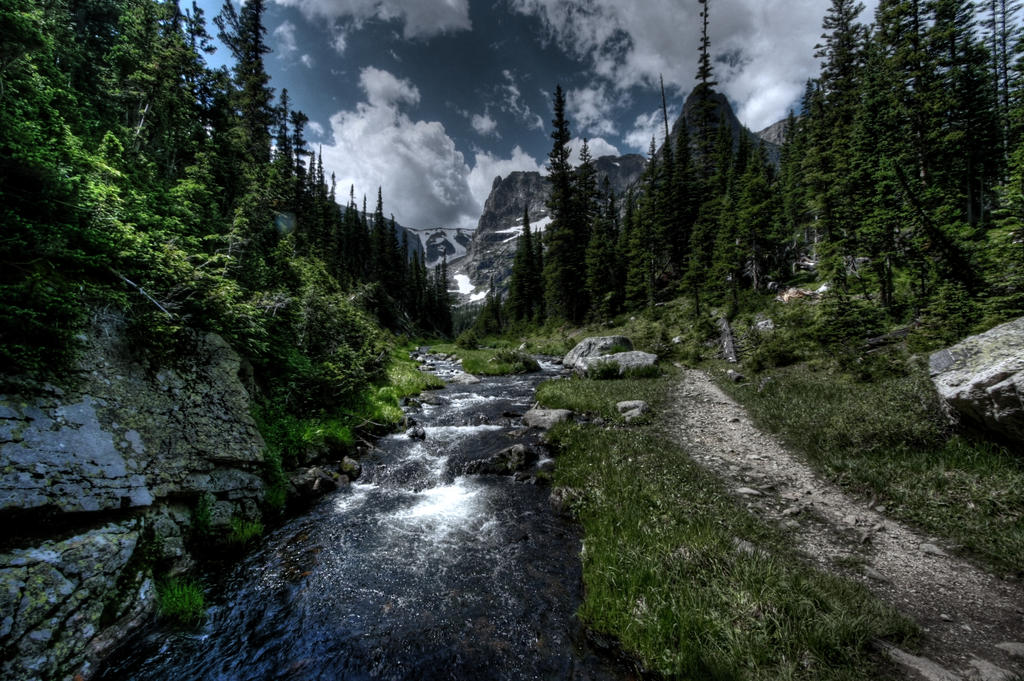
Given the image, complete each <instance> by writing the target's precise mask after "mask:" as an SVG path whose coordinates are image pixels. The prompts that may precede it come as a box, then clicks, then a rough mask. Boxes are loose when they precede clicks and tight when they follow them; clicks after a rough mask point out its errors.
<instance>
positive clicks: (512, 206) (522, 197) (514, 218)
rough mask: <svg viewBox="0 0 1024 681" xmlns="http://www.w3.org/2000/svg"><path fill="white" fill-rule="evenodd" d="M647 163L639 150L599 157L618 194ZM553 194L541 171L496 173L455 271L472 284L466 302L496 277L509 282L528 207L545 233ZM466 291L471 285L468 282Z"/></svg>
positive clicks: (602, 173)
mask: <svg viewBox="0 0 1024 681" xmlns="http://www.w3.org/2000/svg"><path fill="white" fill-rule="evenodd" d="M646 167H647V159H645V158H644V157H643V156H641V155H639V154H627V155H625V156H602V157H601V158H598V159H596V160H595V161H594V168H595V170H596V171H597V181H598V184H599V185H600V184H602V183H603V182H604V180H605V178H608V181H609V183H610V185H611V187H612V189H613V190H614V191H615V193H616V195H619V196H621V195H624V194H625V193H626V192H627V191H628V190H629V188H630V187H632V186H633V185H634V184H635V183H636V182H637V180H639V179H640V176H641V175H643V172H644V169H645V168H646ZM550 195H551V185H550V183H549V181H548V178H547V177H546V176H544V175H541V174H540V173H538V172H536V171H514V172H511V173H509V174H508V175H507V176H505V177H504V178H503V177H501V176H498V177H496V178H494V183H493V184H492V185H491V193H490V196H488V197H487V201H486V202H485V203H484V210H483V213H482V214H481V215H480V220H479V221H478V223H477V228H476V231H475V232H473V238H472V241H471V243H470V245H469V248H468V249H467V251H466V255H465V257H463V258H461V259H460V260H457V261H455V262H454V263H453V267H452V275H453V276H459V277H460V278H461V277H466V278H467V280H468V282H469V283H470V284H471V285H472V287H473V290H472V291H471V292H467V293H464V294H463V295H464V296H465V298H464V300H463V302H465V301H466V300H472V299H473V298H474V297H477V298H479V295H480V293H481V292H482V291H485V290H486V289H487V287H488V286H490V282H491V279H492V278H493V280H494V283H495V285H496V286H497V287H498V288H499V289H504V288H505V287H506V286H507V283H508V278H509V276H510V275H511V273H512V261H513V260H514V259H515V252H516V242H517V241H518V238H519V235H520V234H522V232H523V208H524V207H525V206H529V212H530V229H531V231H534V232H543V231H544V230H545V228H546V227H547V225H548V224H550V222H551V219H550V216H549V211H548V206H547V201H548V197H549V196H550ZM462 290H463V291H465V290H466V287H465V285H463V286H462Z"/></svg>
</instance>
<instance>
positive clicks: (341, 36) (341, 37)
mask: <svg viewBox="0 0 1024 681" xmlns="http://www.w3.org/2000/svg"><path fill="white" fill-rule="evenodd" d="M331 47H333V48H334V51H335V52H337V53H338V54H341V55H343V54H345V49H346V48H347V47H348V32H347V31H346V30H345V27H344V26H335V27H334V35H333V36H332V37H331Z"/></svg>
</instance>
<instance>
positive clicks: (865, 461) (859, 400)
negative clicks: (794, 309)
mask: <svg viewBox="0 0 1024 681" xmlns="http://www.w3.org/2000/svg"><path fill="white" fill-rule="evenodd" d="M771 379H772V380H771V381H770V382H768V383H767V384H765V385H764V386H763V387H761V388H759V387H758V385H759V382H758V381H754V382H753V383H752V384H750V385H746V386H737V385H735V384H733V383H731V382H730V381H727V380H724V379H723V380H720V381H719V385H720V386H721V387H722V388H723V389H724V390H726V391H727V392H729V393H730V394H731V395H733V396H734V397H735V398H736V399H737V400H739V401H740V402H742V403H743V404H744V406H745V407H746V408H747V409H748V411H750V413H751V415H752V416H753V418H754V419H755V420H756V421H757V423H758V424H759V425H760V426H762V427H764V428H766V429H767V430H769V431H771V432H774V433H778V434H779V435H780V436H781V437H782V438H783V439H784V440H785V441H786V442H787V443H788V444H790V445H791V446H793V447H795V448H796V449H798V450H800V451H802V452H804V453H805V454H806V455H807V456H808V458H809V460H810V461H811V463H812V464H814V465H815V466H816V467H818V468H819V469H820V470H821V471H823V472H824V473H826V474H827V475H829V476H830V477H833V478H835V479H836V480H838V481H839V482H840V483H842V484H844V485H846V486H848V487H850V488H851V489H853V491H855V492H858V493H861V494H864V495H870V496H872V497H875V498H876V499H877V500H878V501H879V503H881V504H884V505H885V506H886V508H887V509H888V510H887V512H888V513H891V514H893V515H894V516H895V517H897V518H900V519H903V520H906V521H910V522H912V523H914V524H917V525H919V526H921V527H923V528H925V530H926V531H928V532H930V533H934V534H937V535H940V536H945V537H948V538H950V539H951V540H953V541H954V542H956V543H958V544H959V545H961V546H963V547H964V549H965V550H966V551H968V552H969V553H972V554H974V555H977V556H979V557H981V558H982V559H983V560H985V561H986V562H988V563H990V564H992V565H995V566H997V567H1000V568H1006V569H1010V570H1014V571H1019V570H1021V569H1022V568H1024V531H1022V528H1024V491H1022V490H1024V464H1022V462H1021V460H1020V457H1015V456H1013V455H1012V454H1011V453H1010V452H1008V451H1006V450H1004V449H1002V448H1000V447H998V446H996V445H993V444H988V443H984V442H975V441H972V440H970V439H967V438H964V437H954V438H952V439H950V438H949V433H948V426H947V423H946V419H945V416H944V414H943V412H942V409H941V407H940V405H939V398H938V396H937V394H936V393H935V389H934V387H933V386H932V385H931V382H930V380H929V379H928V377H927V375H926V373H925V371H924V370H922V369H916V368H915V369H912V370H907V371H905V372H904V373H903V374H901V375H900V374H898V375H892V373H891V372H890V373H889V375H888V376H887V377H885V378H880V379H876V380H874V381H873V382H863V381H857V380H854V379H852V378H850V377H847V376H844V375H842V374H837V373H834V372H830V371H825V370H820V369H819V370H815V369H814V368H812V367H810V366H808V365H798V366H793V367H788V368H786V369H782V370H778V371H774V372H772V374H771Z"/></svg>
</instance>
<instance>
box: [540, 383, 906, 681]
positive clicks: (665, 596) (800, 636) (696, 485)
mask: <svg viewBox="0 0 1024 681" xmlns="http://www.w3.org/2000/svg"><path fill="white" fill-rule="evenodd" d="M675 378H676V376H675V375H674V372H673V375H669V376H665V377H662V378H660V379H647V380H638V379H623V380H619V381H593V380H588V379H580V378H572V379H562V380H554V381H547V382H545V383H543V384H541V386H540V387H539V389H538V392H537V398H538V401H539V402H540V403H541V404H543V405H544V406H547V407H552V408H566V409H572V410H574V411H577V412H589V413H592V414H595V415H600V416H603V417H605V418H607V419H619V415H618V414H617V413H616V411H615V404H616V403H618V402H621V401H623V400H638V399H639V400H645V401H648V402H649V403H650V404H651V405H652V407H654V409H655V410H657V408H658V405H659V404H663V402H664V400H665V395H666V394H667V393H668V389H669V385H670V382H671V381H672V380H675ZM550 438H551V441H552V443H553V445H554V446H555V447H556V448H557V449H558V451H559V454H558V459H557V460H558V465H557V467H556V469H555V473H554V484H555V485H556V486H558V487H564V488H567V489H568V490H571V492H569V493H568V494H567V498H568V499H570V500H571V501H570V502H569V503H570V506H571V509H572V511H573V512H574V513H575V515H576V516H577V517H578V518H579V521H580V523H581V524H582V526H583V530H584V550H583V556H582V558H583V571H584V585H585V597H584V602H583V605H582V606H581V609H580V616H581V618H582V619H583V621H584V622H585V623H586V624H587V626H589V627H591V628H592V629H594V630H596V631H598V632H601V633H603V634H607V635H611V636H614V637H616V638H617V639H618V640H619V641H620V642H621V644H622V646H623V648H624V650H625V651H626V652H627V653H629V654H630V655H632V656H635V657H636V659H638V660H639V661H640V663H641V664H642V665H643V666H644V667H645V668H646V669H647V670H649V671H653V672H655V673H657V674H660V675H663V676H665V677H667V678H700V679H705V678H707V679H764V680H767V679H875V678H879V675H880V674H881V673H883V672H884V670H881V669H879V668H878V667H877V658H876V657H875V656H874V655H873V654H872V653H871V652H870V650H869V646H870V643H871V641H872V640H874V639H876V638H879V637H891V638H894V639H897V640H902V639H903V638H904V637H906V636H907V635H909V634H911V633H912V627H911V625H910V624H909V622H908V621H906V620H904V619H903V618H901V617H900V616H899V615H897V614H896V613H895V612H894V611H892V610H891V609H888V608H887V607H886V606H884V605H883V604H881V603H880V602H879V601H878V600H876V599H875V598H874V597H873V596H871V594H870V593H869V592H868V591H867V590H865V589H863V588H862V587H860V586H859V585H857V584H855V583H852V582H848V581H846V580H844V579H842V578H840V577H836V576H831V575H827V574H824V573H822V572H819V571H817V570H815V569H813V568H811V567H810V566H809V565H806V564H804V563H802V562H801V561H800V560H798V559H797V558H795V557H794V556H793V555H792V551H791V546H790V544H789V543H788V542H787V538H786V536H785V535H784V534H783V533H781V532H780V531H779V530H776V529H775V528H774V527H772V526H769V525H768V524H766V523H764V522H762V521H760V520H758V519H757V518H755V517H754V516H752V515H751V514H749V513H748V512H747V511H746V510H745V509H744V508H742V507H741V506H740V505H739V504H738V503H737V502H735V501H733V499H732V498H731V497H730V496H729V495H728V494H727V493H726V491H725V490H724V489H722V487H721V485H720V483H719V482H718V480H717V479H716V478H714V477H713V476H712V475H711V474H709V473H707V472H705V471H703V470H702V469H701V468H699V467H698V466H697V465H695V464H694V463H693V462H692V461H691V459H690V458H689V457H688V456H687V454H686V453H685V452H684V451H682V450H681V449H680V448H678V447H676V446H674V445H673V444H672V443H671V442H669V441H667V440H666V438H665V437H664V436H663V435H662V434H661V433H660V432H659V431H658V430H657V428H656V427H655V426H642V427H630V428H627V429H618V428H610V429H609V428H601V427H596V426H590V425H574V424H562V425H559V426H558V427H556V428H555V429H553V430H552V431H551V433H550ZM742 542H749V545H752V546H753V547H755V548H756V550H755V551H753V552H747V551H744V550H742V549H740V548H738V547H737V544H741V545H745V544H742Z"/></svg>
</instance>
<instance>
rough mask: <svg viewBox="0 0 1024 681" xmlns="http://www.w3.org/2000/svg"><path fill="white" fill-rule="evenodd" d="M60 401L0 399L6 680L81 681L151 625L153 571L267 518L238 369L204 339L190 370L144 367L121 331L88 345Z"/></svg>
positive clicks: (37, 389) (197, 339)
mask: <svg viewBox="0 0 1024 681" xmlns="http://www.w3.org/2000/svg"><path fill="white" fill-rule="evenodd" d="M84 345H85V351H84V353H83V355H82V357H81V359H80V360H79V362H78V366H77V368H76V371H75V372H74V373H73V374H72V375H71V376H69V377H68V378H67V380H65V381H63V382H62V383H61V385H52V384H38V383H34V382H31V381H27V380H25V381H17V380H14V379H7V380H5V383H4V384H5V385H6V386H7V389H6V392H4V393H3V394H0V468H2V476H0V521H2V522H3V523H4V524H5V526H6V527H7V531H6V532H5V534H6V539H3V540H2V541H0V618H2V619H0V651H2V656H0V658H2V660H3V662H0V676H2V677H3V678H5V679H11V680H12V681H14V680H21V679H58V678H70V677H71V676H74V674H76V673H82V674H83V675H85V676H88V670H89V665H90V661H91V660H93V659H96V658H97V657H99V656H102V655H103V654H104V653H105V652H108V651H109V648H110V647H111V646H112V645H113V644H114V643H115V642H116V641H117V640H118V638H119V637H121V636H123V634H124V633H125V631H127V630H129V629H131V628H132V627H134V626H137V625H138V623H139V622H140V620H141V619H144V618H145V617H146V616H147V615H148V614H149V613H151V612H152V609H153V604H154V600H155V590H154V588H153V581H152V575H153V569H154V566H156V565H159V566H160V567H161V569H164V570H177V569H182V568H184V567H187V566H188V565H189V564H190V562H191V557H190V555H189V553H188V550H187V546H188V543H189V540H190V539H192V538H193V536H192V534H193V531H194V527H193V525H194V522H193V517H194V514H195V511H196V509H197V508H198V506H199V505H200V503H202V504H203V505H204V508H205V513H206V515H207V516H208V517H207V519H206V522H207V523H208V525H209V528H208V530H209V531H211V532H213V533H217V532H218V531H219V532H225V531H226V530H227V528H228V527H229V526H230V523H231V521H232V518H238V519H242V520H253V519H257V518H259V513H260V508H259V507H260V503H261V502H262V500H263V494H264V483H263V480H262V478H261V476H260V474H261V472H262V470H263V449H264V445H263V440H262V438H261V437H260V434H259V432H258V431H257V429H256V425H255V423H254V422H253V421H252V418H251V417H250V416H249V398H248V395H247V393H246V391H245V389H244V387H243V385H242V382H241V381H240V379H239V371H240V369H241V366H242V363H241V361H240V359H239V357H238V355H236V354H235V352H234V351H233V350H232V349H231V348H230V347H228V345H227V343H225V342H224V341H223V340H222V339H221V338H219V337H218V336H215V335H213V334H206V335H202V334H196V335H195V336H194V337H193V338H192V347H191V348H190V349H189V350H190V351H189V352H188V353H183V354H185V355H187V357H188V359H187V360H177V366H175V367H174V368H171V367H166V366H165V367H153V366H147V365H146V364H144V363H143V362H142V361H140V360H139V359H138V358H136V357H134V356H133V353H132V352H131V348H130V347H129V344H128V341H127V340H126V339H125V336H124V333H123V330H122V328H121V325H120V324H119V323H118V321H117V320H108V322H107V323H106V324H105V325H104V326H103V327H102V328H101V327H100V326H97V327H96V328H94V329H93V331H92V332H91V333H90V334H89V335H88V337H87V338H85V342H84ZM200 500H202V502H201V501H200Z"/></svg>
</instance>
